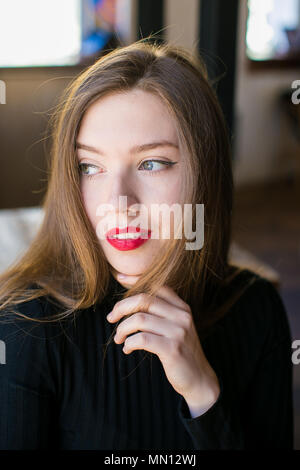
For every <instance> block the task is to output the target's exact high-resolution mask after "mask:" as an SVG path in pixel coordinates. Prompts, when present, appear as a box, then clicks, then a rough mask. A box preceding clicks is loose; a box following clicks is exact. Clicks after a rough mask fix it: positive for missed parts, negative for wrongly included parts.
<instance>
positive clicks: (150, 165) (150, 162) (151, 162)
mask: <svg viewBox="0 0 300 470" xmlns="http://www.w3.org/2000/svg"><path fill="white" fill-rule="evenodd" d="M175 163H177V162H165V161H163V160H145V161H144V162H142V163H141V165H146V168H145V167H144V169H145V170H146V171H150V172H155V173H157V172H158V171H161V170H159V169H158V170H157V169H156V170H155V164H157V165H162V166H172V165H175ZM153 167H154V169H153Z"/></svg>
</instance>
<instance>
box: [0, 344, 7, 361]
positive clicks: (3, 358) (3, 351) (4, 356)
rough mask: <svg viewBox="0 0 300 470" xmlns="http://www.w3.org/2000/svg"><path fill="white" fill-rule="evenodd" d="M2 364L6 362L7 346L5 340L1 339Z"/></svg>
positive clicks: (0, 356) (0, 357)
mask: <svg viewBox="0 0 300 470" xmlns="http://www.w3.org/2000/svg"><path fill="white" fill-rule="evenodd" d="M0 364H6V346H5V343H4V341H2V340H1V339H0Z"/></svg>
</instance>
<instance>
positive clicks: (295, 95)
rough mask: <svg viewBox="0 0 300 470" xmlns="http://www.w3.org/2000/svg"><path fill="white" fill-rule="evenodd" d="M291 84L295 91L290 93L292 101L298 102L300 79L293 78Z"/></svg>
mask: <svg viewBox="0 0 300 470" xmlns="http://www.w3.org/2000/svg"><path fill="white" fill-rule="evenodd" d="M291 86H292V88H295V91H294V92H293V93H292V103H293V104H299V103H300V80H294V81H293V82H292V85H291Z"/></svg>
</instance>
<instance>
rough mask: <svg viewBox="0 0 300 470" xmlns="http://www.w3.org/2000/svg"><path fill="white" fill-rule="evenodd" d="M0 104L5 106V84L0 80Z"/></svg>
mask: <svg viewBox="0 0 300 470" xmlns="http://www.w3.org/2000/svg"><path fill="white" fill-rule="evenodd" d="M0 104H6V84H5V82H4V81H3V80H0Z"/></svg>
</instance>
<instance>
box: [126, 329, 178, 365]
mask: <svg viewBox="0 0 300 470" xmlns="http://www.w3.org/2000/svg"><path fill="white" fill-rule="evenodd" d="M170 345H171V342H170V339H169V338H165V337H164V336H159V335H156V334H153V333H146V332H144V331H143V332H141V333H136V334H135V335H132V336H130V337H129V338H127V339H126V341H125V343H124V346H123V351H124V353H125V354H130V353H131V352H132V351H134V350H136V349H144V350H145V351H149V352H151V353H153V354H156V355H157V356H158V357H159V358H160V359H161V360H163V359H164V358H165V357H167V356H168V351H170Z"/></svg>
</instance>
